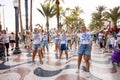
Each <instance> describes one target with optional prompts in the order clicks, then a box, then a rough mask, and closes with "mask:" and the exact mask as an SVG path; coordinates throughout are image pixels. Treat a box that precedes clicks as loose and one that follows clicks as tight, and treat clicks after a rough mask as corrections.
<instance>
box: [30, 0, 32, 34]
mask: <svg viewBox="0 0 120 80" xmlns="http://www.w3.org/2000/svg"><path fill="white" fill-rule="evenodd" d="M30 31H31V32H32V0H30Z"/></svg>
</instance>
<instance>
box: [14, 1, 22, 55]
mask: <svg viewBox="0 0 120 80" xmlns="http://www.w3.org/2000/svg"><path fill="white" fill-rule="evenodd" d="M13 5H14V8H15V33H16V34H15V35H16V37H15V41H16V46H15V50H14V51H13V54H19V53H21V51H20V49H19V43H18V27H19V22H18V0H13Z"/></svg>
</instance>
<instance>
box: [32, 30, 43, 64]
mask: <svg viewBox="0 0 120 80" xmlns="http://www.w3.org/2000/svg"><path fill="white" fill-rule="evenodd" d="M40 35H41V34H40V33H39V31H38V29H37V28H34V32H33V35H32V37H33V41H32V53H33V55H32V62H33V63H34V62H35V61H34V59H35V56H36V53H38V56H39V59H40V64H42V63H43V62H42V54H41V46H40V44H41V41H42V40H41V36H40Z"/></svg>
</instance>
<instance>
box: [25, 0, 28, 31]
mask: <svg viewBox="0 0 120 80" xmlns="http://www.w3.org/2000/svg"><path fill="white" fill-rule="evenodd" d="M25 16H26V17H25V21H26V30H28V0H25Z"/></svg>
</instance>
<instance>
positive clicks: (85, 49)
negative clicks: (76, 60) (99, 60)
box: [78, 44, 90, 55]
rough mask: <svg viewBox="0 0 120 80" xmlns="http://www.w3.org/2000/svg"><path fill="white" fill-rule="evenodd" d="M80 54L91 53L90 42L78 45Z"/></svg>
mask: <svg viewBox="0 0 120 80" xmlns="http://www.w3.org/2000/svg"><path fill="white" fill-rule="evenodd" d="M78 55H90V44H80V45H79V47H78Z"/></svg>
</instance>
